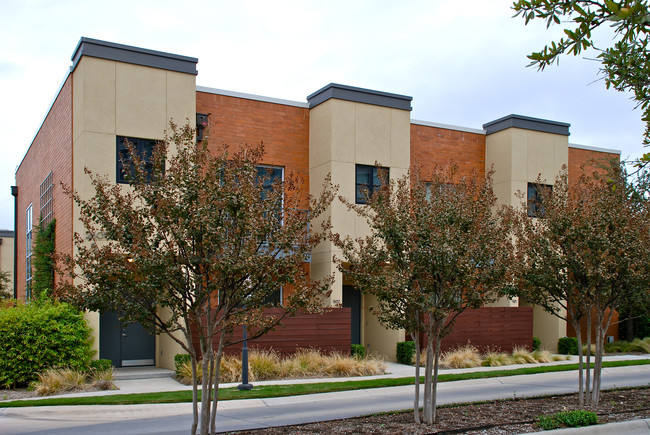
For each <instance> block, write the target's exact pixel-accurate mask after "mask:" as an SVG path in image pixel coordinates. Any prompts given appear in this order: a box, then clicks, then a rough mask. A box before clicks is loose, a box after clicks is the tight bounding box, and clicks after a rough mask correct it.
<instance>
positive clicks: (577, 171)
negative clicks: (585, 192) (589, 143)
mask: <svg viewBox="0 0 650 435" xmlns="http://www.w3.org/2000/svg"><path fill="white" fill-rule="evenodd" d="M611 159H616V160H617V161H618V160H620V156H619V155H618V154H612V153H603V152H600V151H591V150H583V149H580V148H571V147H569V182H570V183H572V182H576V181H577V180H578V179H579V178H580V175H581V174H582V173H583V167H584V169H586V170H587V173H589V172H591V171H593V169H594V168H596V167H597V165H598V164H603V163H606V162H608V161H609V160H611Z"/></svg>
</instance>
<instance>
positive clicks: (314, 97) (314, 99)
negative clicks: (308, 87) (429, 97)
mask: <svg viewBox="0 0 650 435" xmlns="http://www.w3.org/2000/svg"><path fill="white" fill-rule="evenodd" d="M330 98H336V99H339V100H346V101H354V102H357V103H366V104H373V105H375V106H384V107H392V108H393V109H402V110H412V107H411V101H412V100H413V97H409V96H406V95H399V94H390V93H388V92H381V91H373V90H371V89H364V88H356V87H354V86H346V85H339V84H337V83H330V84H329V85H327V86H325V87H323V88H321V89H319V90H317V91H316V92H314V93H313V94H311V95H309V96H308V97H307V102H308V103H309V108H310V109H311V108H313V107H316V106H318V105H319V104H321V103H324V102H325V101H327V100H329V99H330Z"/></svg>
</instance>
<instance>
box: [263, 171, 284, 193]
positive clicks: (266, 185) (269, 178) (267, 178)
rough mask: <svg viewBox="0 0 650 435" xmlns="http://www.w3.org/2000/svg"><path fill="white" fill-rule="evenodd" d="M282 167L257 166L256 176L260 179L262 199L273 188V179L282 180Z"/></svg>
mask: <svg viewBox="0 0 650 435" xmlns="http://www.w3.org/2000/svg"><path fill="white" fill-rule="evenodd" d="M283 169H284V168H278V167H274V166H258V167H257V176H258V177H259V179H260V180H261V181H262V187H263V191H262V199H264V198H266V196H267V195H268V193H269V192H270V191H271V190H272V189H273V183H274V182H275V181H283V180H284V170H283Z"/></svg>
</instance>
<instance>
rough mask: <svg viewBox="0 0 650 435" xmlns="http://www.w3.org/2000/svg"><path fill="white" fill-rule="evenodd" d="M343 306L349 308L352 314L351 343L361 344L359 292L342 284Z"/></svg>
mask: <svg viewBox="0 0 650 435" xmlns="http://www.w3.org/2000/svg"><path fill="white" fill-rule="evenodd" d="M343 306H344V307H346V308H350V312H351V315H352V322H351V323H352V324H351V325H350V326H351V331H350V332H351V337H350V338H351V341H352V343H351V344H361V293H359V290H357V289H356V288H354V286H351V285H344V286H343Z"/></svg>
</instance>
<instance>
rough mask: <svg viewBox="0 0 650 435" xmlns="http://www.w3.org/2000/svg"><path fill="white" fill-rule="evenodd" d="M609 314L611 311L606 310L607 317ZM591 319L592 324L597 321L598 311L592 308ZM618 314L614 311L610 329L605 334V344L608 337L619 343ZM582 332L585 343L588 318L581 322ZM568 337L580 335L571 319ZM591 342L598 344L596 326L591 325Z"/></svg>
mask: <svg viewBox="0 0 650 435" xmlns="http://www.w3.org/2000/svg"><path fill="white" fill-rule="evenodd" d="M608 314H609V309H608V310H605V315H608ZM591 318H592V322H593V321H595V319H596V309H595V308H592V310H591ZM618 325H619V323H618V313H617V312H616V311H614V314H612V320H611V322H610V325H609V328H607V333H606V334H605V338H604V340H605V342H607V337H608V336H612V337H614V340H615V341H618ZM580 331H581V332H582V333H581V334H580V335H581V336H582V340H583V342H586V341H587V318H586V317H584V318H583V319H582V320H581V321H580ZM566 335H567V337H577V336H578V333H577V332H576V330H575V328H574V327H573V323H572V322H571V320H570V319H569V321H568V322H567V324H566ZM591 342H592V343H595V342H596V325H591Z"/></svg>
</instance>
